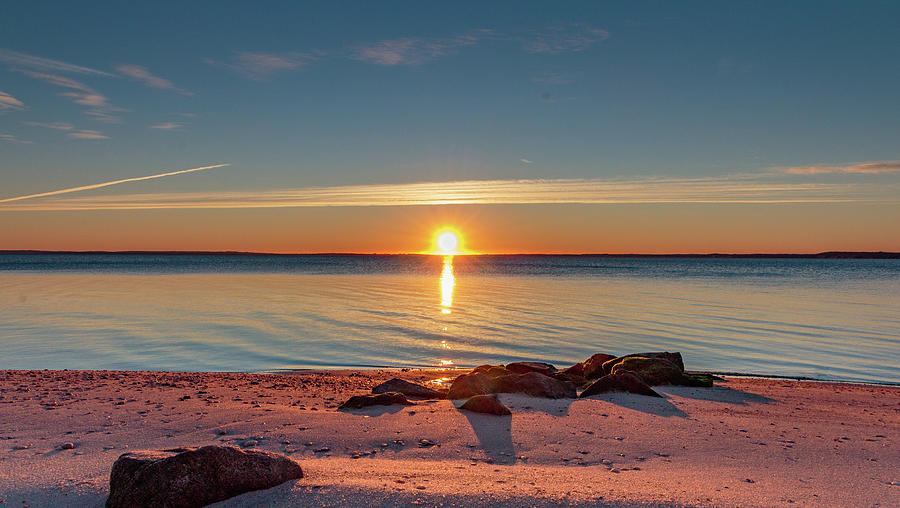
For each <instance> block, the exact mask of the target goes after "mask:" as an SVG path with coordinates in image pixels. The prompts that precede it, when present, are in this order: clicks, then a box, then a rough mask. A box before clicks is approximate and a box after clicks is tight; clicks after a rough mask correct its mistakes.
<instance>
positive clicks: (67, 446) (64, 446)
mask: <svg viewBox="0 0 900 508" xmlns="http://www.w3.org/2000/svg"><path fill="white" fill-rule="evenodd" d="M73 448H75V443H63V444H61V445H60V446H59V449H60V450H71V449H73Z"/></svg>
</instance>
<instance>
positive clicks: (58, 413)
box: [0, 370, 900, 507]
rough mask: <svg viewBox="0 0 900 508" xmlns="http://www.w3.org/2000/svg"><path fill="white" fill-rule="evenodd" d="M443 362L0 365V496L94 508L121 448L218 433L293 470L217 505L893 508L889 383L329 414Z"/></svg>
mask: <svg viewBox="0 0 900 508" xmlns="http://www.w3.org/2000/svg"><path fill="white" fill-rule="evenodd" d="M457 373H458V372H448V371H418V370H408V371H356V372H353V371H324V372H320V371H316V372H312V371H308V372H298V373H289V374H233V373H223V374H216V373H157V372H107V371H97V372H91V371H0V499H2V500H3V502H4V503H5V505H7V506H81V507H85V506H88V507H89V506H102V504H103V503H104V501H105V499H106V494H107V492H108V481H109V480H108V479H109V471H110V468H111V466H112V464H113V462H114V461H115V460H116V458H117V457H118V456H119V455H120V454H121V453H124V452H127V451H129V450H134V449H143V448H150V449H158V448H173V447H180V446H198V445H206V444H216V443H219V444H230V445H236V446H244V447H248V448H260V449H265V450H270V451H274V452H279V453H284V454H287V455H289V456H290V457H292V458H294V459H295V460H297V461H298V462H299V463H300V464H301V465H302V467H303V470H304V473H305V475H306V477H305V478H304V479H302V480H299V481H297V482H289V483H287V484H284V485H281V486H279V487H276V488H274V489H270V490H266V491H259V492H252V493H247V494H244V495H242V496H238V497H235V498H232V499H230V500H228V501H225V502H223V503H219V504H218V505H217V506H228V507H232V506H259V505H263V506H346V505H366V506H398V505H399V506H414V505H423V506H478V505H494V506H559V505H563V506H570V505H573V506H581V505H585V506H682V505H691V506H693V505H698V506H900V446H898V445H900V443H898V442H897V438H898V430H900V387H896V386H869V385H851V384H837V383H816V382H801V381H788V380H773V379H750V378H727V379H726V381H724V382H719V383H717V386H716V387H715V388H687V387H658V388H657V390H658V391H659V392H661V393H662V394H664V395H665V398H664V399H654V398H650V397H644V396H640V395H631V394H608V395H603V396H597V397H594V398H590V399H579V400H543V399H535V398H530V397H526V396H521V395H512V394H509V395H501V400H502V401H503V402H504V403H505V404H507V405H508V406H509V407H510V408H511V409H512V413H513V414H512V416H506V417H500V416H489V415H480V414H471V413H467V412H461V411H458V410H457V409H455V408H454V406H453V404H452V403H451V402H450V401H446V400H441V401H429V402H420V403H418V404H417V405H415V406H391V407H381V408H369V409H366V410H359V411H353V412H338V411H336V407H337V406H338V405H339V404H340V403H341V402H342V401H343V400H345V399H347V398H348V397H349V396H351V395H357V394H363V393H366V392H368V391H369V390H370V389H371V387H372V386H374V385H375V384H377V383H379V382H381V381H383V380H386V379H388V378H390V377H394V376H398V377H403V378H405V379H409V380H412V381H420V382H422V381H428V380H430V379H434V378H437V377H445V376H453V375H455V374H457ZM423 439H424V440H429V441H430V442H432V443H434V445H433V446H430V445H428V443H427V442H426V443H425V446H423V445H421V444H420V442H421V441H422V440H423ZM66 443H71V445H72V446H73V448H71V449H63V448H62V447H63V445H65V444H66Z"/></svg>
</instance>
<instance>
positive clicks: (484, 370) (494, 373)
mask: <svg viewBox="0 0 900 508" xmlns="http://www.w3.org/2000/svg"><path fill="white" fill-rule="evenodd" d="M472 373H473V374H487V375H488V376H489V377H500V376H506V375H508V374H509V373H510V372H509V371H508V370H506V367H504V366H503V365H481V366H478V367H475V370H473V371H472Z"/></svg>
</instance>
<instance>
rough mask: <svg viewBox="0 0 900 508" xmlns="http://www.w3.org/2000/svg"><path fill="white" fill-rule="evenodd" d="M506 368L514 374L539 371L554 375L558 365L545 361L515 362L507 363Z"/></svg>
mask: <svg viewBox="0 0 900 508" xmlns="http://www.w3.org/2000/svg"><path fill="white" fill-rule="evenodd" d="M506 370H508V371H510V372H511V373H513V374H528V373H529V372H537V373H539V374H543V375H545V376H552V375H553V374H555V373H556V367H554V366H552V365H550V364H549V363H544V362H513V363H508V364H506Z"/></svg>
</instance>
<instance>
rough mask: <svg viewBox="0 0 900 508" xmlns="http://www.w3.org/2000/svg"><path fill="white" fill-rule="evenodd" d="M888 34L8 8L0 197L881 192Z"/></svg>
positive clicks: (544, 14)
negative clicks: (421, 187)
mask: <svg viewBox="0 0 900 508" xmlns="http://www.w3.org/2000/svg"><path fill="white" fill-rule="evenodd" d="M897 19H900V4H898V3H896V2H852V3H851V2H822V1H818V2H564V3H561V4H559V3H549V2H502V3H490V4H485V3H484V2H471V3H463V2H443V3H438V2H383V3H377V4H375V3H362V2H360V3H351V2H321V3H294V2H283V3H269V4H265V5H262V6H258V5H251V4H249V3H236V2H190V3H175V2H171V3H164V2H153V3H131V2H129V3H123V2H109V3H102V2H95V3H92V4H91V5H90V6H89V7H86V6H84V5H81V4H77V3H72V2H41V3H36V2H9V3H7V4H6V5H5V6H4V15H3V19H2V20H0V153H2V158H0V178H2V181H3V182H4V184H3V186H2V187H3V189H2V191H0V199H2V198H8V197H14V196H19V195H26V194H33V193H40V192H44V191H49V190H54V189H60V188H67V187H77V186H82V185H87V184H93V183H98V182H105V181H109V180H119V179H127V178H132V177H139V176H144V175H152V174H156V173H163V172H167V171H176V170H181V169H188V168H194V167H199V166H206V165H212V164H219V163H228V164H230V166H227V167H224V168H218V169H214V170H210V171H203V172H196V173H192V174H190V175H183V176H174V177H166V178H160V179H155V180H152V181H146V182H142V183H140V184H128V185H129V186H130V187H127V188H126V187H125V186H121V188H119V187H116V189H117V190H118V191H119V192H122V193H162V192H225V191H238V190H239V191H242V192H246V191H277V190H278V189H305V188H308V187H320V186H324V187H341V186H358V185H367V184H371V185H385V184H403V183H413V182H423V181H429V182H444V181H447V182H453V181H460V180H473V179H475V180H516V179H588V180H591V181H594V180H600V181H606V180H620V179H626V180H629V181H634V180H635V179H642V178H660V177H664V178H684V179H690V178H724V179H728V178H731V177H732V176H733V175H746V174H757V173H759V174H766V175H769V174H771V173H773V172H774V173H778V174H780V175H785V174H788V175H797V174H802V175H805V176H804V177H803V178H805V179H804V180H803V181H802V182H800V181H799V180H798V178H800V177H797V176H793V177H790V178H788V177H786V176H782V177H781V178H780V179H779V180H778V181H779V183H789V184H791V185H794V184H797V185H799V184H807V183H809V182H813V181H814V182H816V183H825V184H835V183H836V182H839V183H859V184H863V185H869V186H871V185H872V184H873V183H874V184H887V185H895V184H897V175H898V174H900V173H898V171H900V163H896V161H897V159H900V154H898V150H897V147H898V146H900V143H898V140H900V98H898V93H897V91H896V90H897V86H898V85H897V84H898V82H900V31H898V30H897V29H896V27H897V26H896V20H897ZM865 163H870V164H875V165H874V166H867V167H869V168H880V169H878V170H877V171H874V170H873V171H865V172H862V173H860V172H859V171H856V170H853V169H852V168H859V167H860V166H859V165H860V164H865ZM879 164H880V165H879ZM773 168H776V169H774V170H773ZM785 168H795V169H794V170H790V169H785ZM797 168H800V169H797ZM802 168H826V169H824V170H821V171H819V170H809V171H803V170H802ZM827 168H831V169H827ZM847 168H850V169H849V170H848V169H847ZM595 183H596V182H595ZM682 183H683V182H682ZM102 192H108V191H101V193H102ZM829 192H830V191H829ZM876 194H877V193H876ZM73 196H74V195H73ZM817 196H818V195H817ZM756 197H757V198H759V196H756ZM876 198H877V200H880V202H883V201H884V199H885V197H884V196H883V195H877V196H876V195H873V196H872V199H873V200H875V199H876ZM816 199H821V196H819V197H818V198H816ZM0 247H2V246H0Z"/></svg>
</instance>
